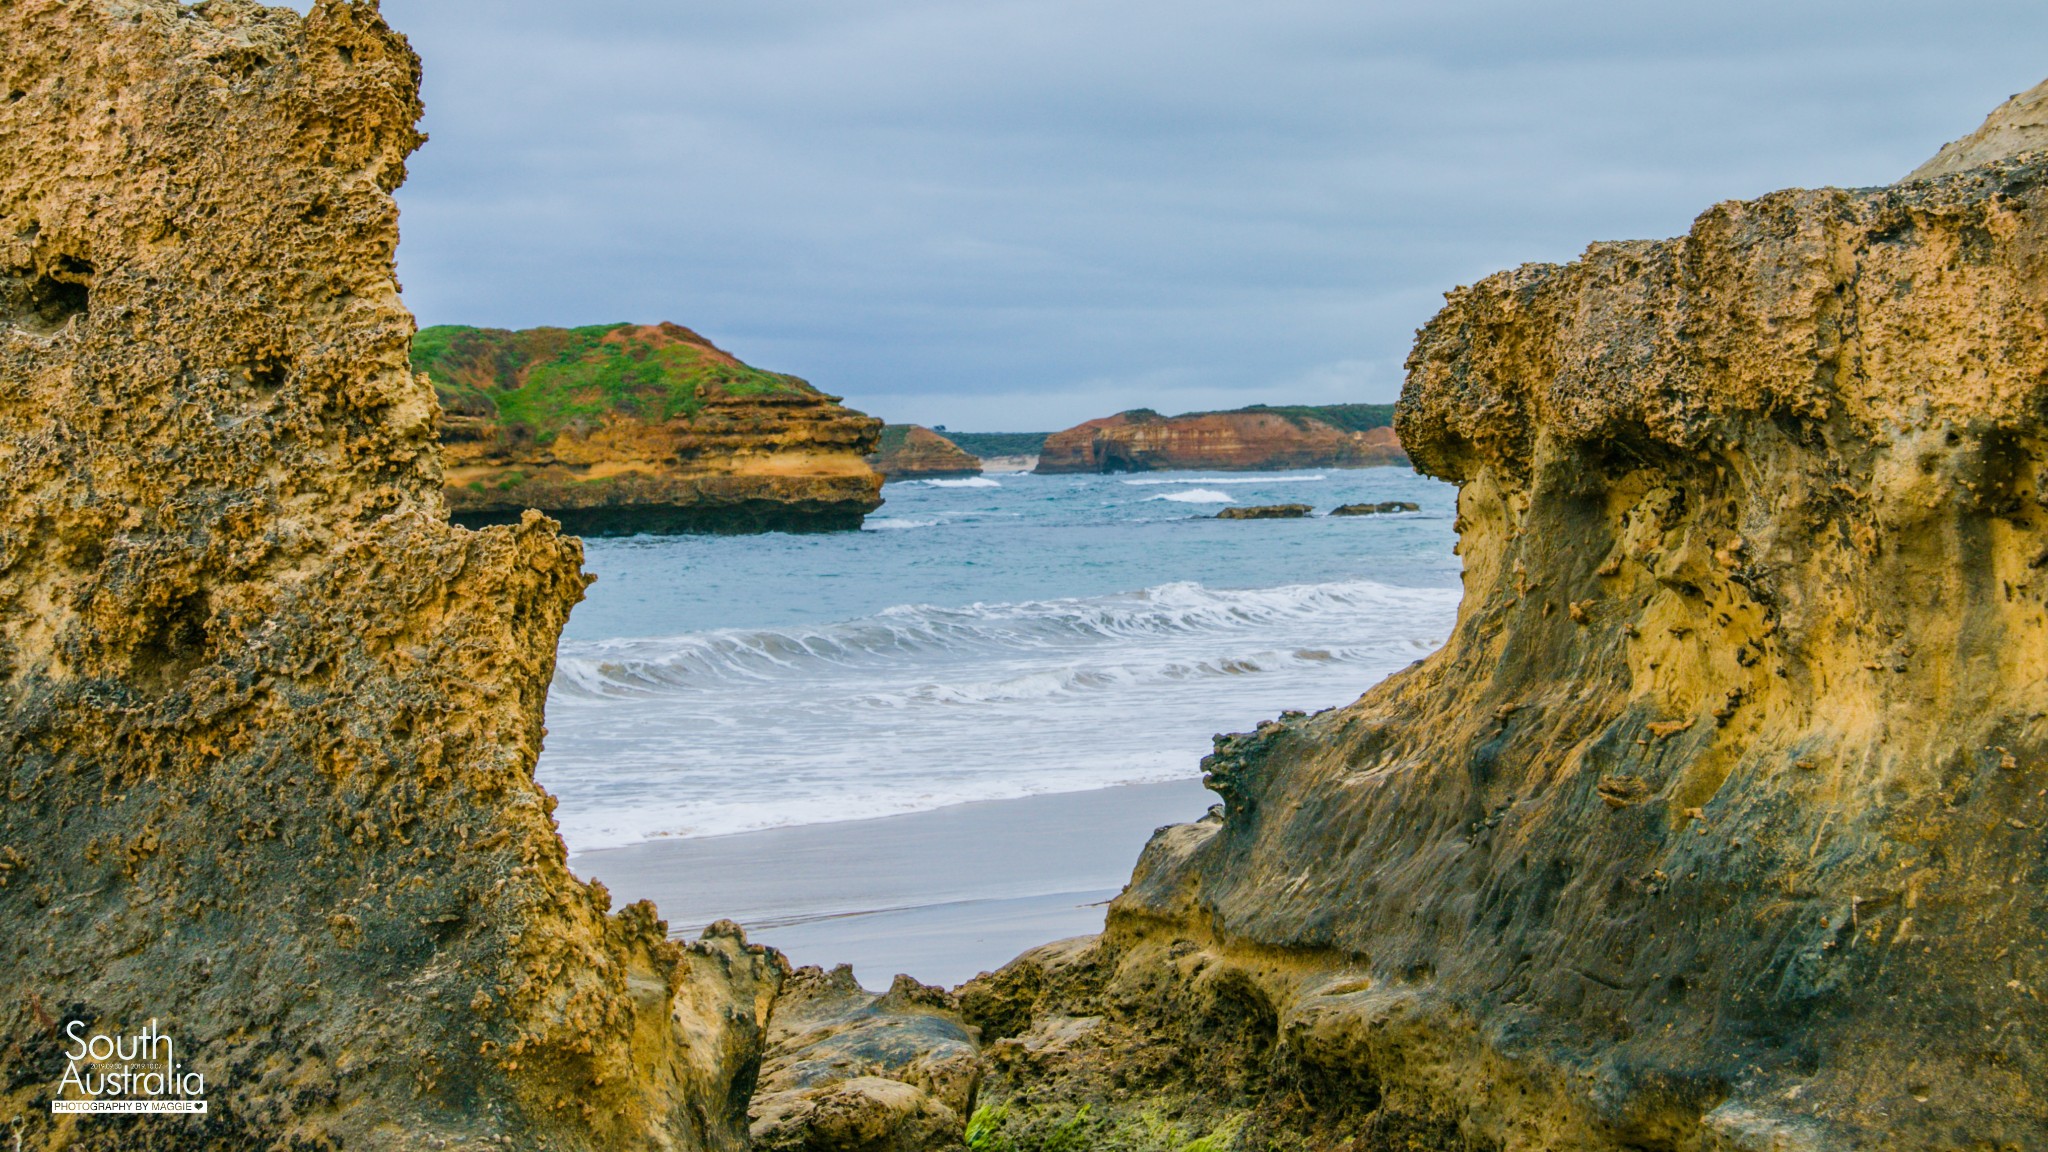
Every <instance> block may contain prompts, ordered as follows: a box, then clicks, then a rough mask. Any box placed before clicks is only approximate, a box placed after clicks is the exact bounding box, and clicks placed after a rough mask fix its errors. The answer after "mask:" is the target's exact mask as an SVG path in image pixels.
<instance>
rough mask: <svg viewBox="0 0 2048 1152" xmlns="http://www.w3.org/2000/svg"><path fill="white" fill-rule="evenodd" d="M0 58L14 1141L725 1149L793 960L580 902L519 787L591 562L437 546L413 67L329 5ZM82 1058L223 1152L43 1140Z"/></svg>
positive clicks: (2, 526) (22, 46)
mask: <svg viewBox="0 0 2048 1152" xmlns="http://www.w3.org/2000/svg"><path fill="white" fill-rule="evenodd" d="M0 43H4V44H5V45H6V49H5V52H4V55H0V784H4V789H5V797H6V799H5V802H4V803H0V1116H4V1117H5V1118H6V1119H7V1120H9V1121H12V1122H15V1123H18V1124H19V1127H16V1128H14V1129H13V1131H12V1133H9V1134H8V1135H11V1136H13V1137H14V1138H15V1139H18V1140H19V1142H20V1143H19V1146H20V1147H22V1148H24V1149H44V1148H57V1147H63V1148H70V1149H114V1148H122V1149H128V1148H144V1147H147V1148H158V1149H170V1148H206V1149H243V1148H272V1147H276V1148H286V1147H290V1148H306V1149H311V1148H340V1147H346V1148H349V1149H373V1148H388V1147H405V1148H421V1147H441V1146H448V1147H463V1148H479V1147H484V1146H486V1145H487V1144H491V1143H494V1142H496V1141H499V1140H501V1139H502V1140H503V1141H505V1142H507V1143H513V1144H516V1145H517V1146H519V1147H539V1146H541V1145H542V1144H543V1143H544V1144H545V1145H546V1146H547V1147H550V1148H556V1149H592V1148H599V1147H602V1148H606V1149H627V1148H633V1149H638V1148H649V1149H651V1148H704V1147H717V1148H732V1147H738V1146H740V1145H741V1144H743V1143H744V1138H745V1133H744V1124H745V1096H746V1091H747V1089H748V1088H749V1087H750V1081H751V1075H752V1072H753V1069H754V1066H755V1063H756V1062H757V1061H758V1058H759V1052H760V1042H761V1029H762V1027H763V1026H764V1023H765V1020H764V1018H765V1016H766V1012H767V1005H768V1001H769V999H770V998H771V997H772V995H773V992H774V989H775V986H776V984H777V983H778V982H779V980H780V977H781V973H782V968H781V966H780V962H779V960H778V959H777V958H775V957H772V956H770V955H768V954H766V953H765V952H764V951H763V950H761V949H757V948H748V947H746V946H745V944H744V942H743V941H742V940H741V939H740V938H739V937H738V936H737V935H736V934H734V933H729V932H719V933H714V934H713V935H711V936H710V937H708V938H707V939H706V940H705V941H703V942H701V943H699V944H696V945H691V946H679V945H676V944H672V943H670V942H669V941H668V940H667V939H666V932H665V930H664V928H663V925H662V924H661V923H660V921H658V920H657V919H656V918H655V914H654V911H653V909H652V908H651V907H650V906H647V905H635V906H633V907H630V908H627V909H625V910H624V911H623V912H622V913H620V914H618V915H612V914H610V913H609V911H608V906H609V904H610V899H609V897H608V896H607V895H606V894H605V892H604V890H603V889H602V888H599V887H595V886H591V885H585V884H582V883H579V882H578V881H577V880H576V879H575V878H574V877H573V876H572V875H571V874H570V873H569V870H568V868H567V867H566V865H565V863H564V851H563V847H562V842H561V840H560V839H559V838H558V837H557V836H556V835H555V830H554V827H553V824H552V822H551V820H550V818H549V812H550V811H551V810H552V808H553V806H554V802H553V800H552V799H550V798H549V797H548V796H547V795H545V794H544V793H543V792H542V791H541V790H540V789H539V788H538V787H537V786H535V784H534V781H533V766H534V760H535V757H536V755H537V753H538V752H539V749H540V742H541V737H542V726H541V706H542V701H543V699H544V697H545V695H546V692H547V686H548V681H549V678H550V675H551V673H552V671H553V666H554V652H555V644H556V640H557V637H558V634H559V632H560V629H561V626H562V623H563V620H564V619H565V618H566V617H567V615H568V612H569V609H570V606H571V605H573V604H574V603H576V601H577V600H578V599H579V598H580V597H581V595H582V592H583V588H584V583H585V577H584V576H583V575H582V573H581V571H580V570H579V561H580V550H579V548H578V545H577V544H576V543H575V542H574V541H572V540H565V539H563V538H562V537H561V536H559V535H558V534H557V533H556V532H555V530H554V528H553V526H552V525H550V524H548V523H547V522H546V521H544V520H542V519H541V518H540V517H538V516H537V515H528V516H526V517H524V518H522V519H521V520H520V522H519V523H517V524H514V525H510V526H506V527H501V528H494V529H491V530H489V531H484V532H470V531H466V530H463V529H460V528H456V527H453V526H451V525H450V524H449V523H448V521H447V514H446V508H445V506H444V504H443V502H442V496H441V467H440V454H439V451H438V445H437V444H436V441H435V435H434V427H435V418H436V408H435V402H434V396H433V393H432V391H431V390H430V389H429V387H428V386H427V384H426V383H425V382H424V381H422V380H420V379H419V378H418V377H416V376H415V375H414V374H413V373H412V371H411V370H410V369H409V366H408V364H407V343H408V340H409V338H410V337H411V335H412V330H413V324H412V318H411V317H410V316H409V315H408V314H407V313H406V312H405V310H404V308H403V307H402V306H401V305H400V303H399V298H398V291H397V284H396V283H395V281H394V280H393V273H392V261H393V256H394V252H395V249H396V246H397V241H398V230H397V210H396V208H395V206H394V204H393V202H392V198H391V192H392V190H393V189H394V188H396V187H397V186H398V184H399V182H400V180H401V179H402V178H403V176H404V172H405V168H404V164H405V160H406V157H407V155H408V154H409V153H410V152H411V151H412V150H413V148H414V147H415V146H416V145H417V144H418V143H419V140H420V137H419V134H418V133H417V132H416V131H415V130H414V122H415V120H416V119H417V118H418V116H419V113H420V106H419V102H418V99H417V95H416V93H417V85H418V79H419V63H418V60H417V59H416V58H415V57H414V55H413V53H412V52H411V50H410V49H409V48H408V47H407V46H406V44H405V42H404V41H403V40H402V39H400V38H399V37H398V36H397V35H395V34H394V33H393V32H392V31H391V30H390V29H389V28H387V27H386V26H385V24H384V23H383V21H382V20H381V19H380V17H379V16H378V13H377V8H376V5H375V4H373V3H353V4H351V3H343V2H339V0H322V2H320V3H318V4H315V5H314V7H313V10H312V12H311V14H310V15H308V16H306V17H304V18H301V17H300V16H298V15H296V14H295V13H293V12H292V11H291V10H289V9H287V8H281V7H260V6H258V5H256V4H254V3H248V2H246V0H213V2H212V3H208V4H205V5H203V6H184V5H180V4H177V3H174V2H172V0H19V2H14V3H9V4H5V5H0ZM74 1021H76V1022H81V1023H83V1024H84V1025H85V1028H86V1030H87V1031H88V1032H89V1033H100V1034H105V1035H108V1036H115V1035H120V1036H133V1035H134V1034H136V1033H137V1032H140V1031H142V1030H143V1029H144V1028H145V1027H146V1026H148V1025H149V1024H150V1022H151V1021H155V1022H156V1025H157V1027H158V1029H159V1030H160V1031H161V1032H162V1033H163V1034H164V1035H166V1036H168V1037H170V1038H171V1039H172V1041H173V1043H174V1044H175V1047H176V1055H177V1059H178V1060H179V1062H180V1063H181V1064H182V1065H183V1066H184V1067H185V1068H187V1069H190V1070H194V1071H197V1072H199V1073H201V1074H203V1075H204V1077H205V1096H206V1099H207V1102H208V1104H209V1110H208V1113H207V1114H206V1115H205V1116H204V1117H162V1116H143V1117H108V1116H90V1117H76V1116H68V1115H66V1116H56V1115H53V1114H52V1112H51V1108H50V1106H49V1102H48V1101H49V1097H50V1096H51V1095H52V1093H53V1091H54V1090H55V1088H56V1087H57V1083H58V1080H59V1077H60V1076H61V1075H62V1073H63V1071H64V1069H65V1063H66V1062H65V1058H64V1053H65V1051H66V1049H67V1048H69V1047H70V1045H69V1043H67V1042H66V1037H65V1029H66V1027H67V1025H69V1024H70V1023H72V1022H74ZM17 1117H18V1118H19V1119H18V1120H16V1118H17ZM0 1138H4V1137H0Z"/></svg>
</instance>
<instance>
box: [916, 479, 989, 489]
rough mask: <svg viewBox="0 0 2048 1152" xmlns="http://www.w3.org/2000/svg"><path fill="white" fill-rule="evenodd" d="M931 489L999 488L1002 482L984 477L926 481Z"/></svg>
mask: <svg viewBox="0 0 2048 1152" xmlns="http://www.w3.org/2000/svg"><path fill="white" fill-rule="evenodd" d="M923 483H925V484H928V485H930V486H931V487H933V488H1001V487H1002V486H1003V482H1002V481H1000V480H991V479H989V478H988V477H986V476H963V477H961V478H960V479H958V480H926V481H923Z"/></svg>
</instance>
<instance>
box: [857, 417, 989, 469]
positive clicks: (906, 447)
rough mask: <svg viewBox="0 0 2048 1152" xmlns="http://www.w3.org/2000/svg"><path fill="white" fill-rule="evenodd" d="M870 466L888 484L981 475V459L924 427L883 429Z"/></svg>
mask: <svg viewBox="0 0 2048 1152" xmlns="http://www.w3.org/2000/svg"><path fill="white" fill-rule="evenodd" d="M868 463H869V464H870V465H873V467H874V469H875V471H877V472H880V473H881V474H882V475H883V477H884V478H886V479H889V480H920V479H937V478H943V477H949V476H979V475H981V459H980V458H979V457H977V456H974V455H972V454H971V453H968V452H965V451H962V450H961V448H960V446H959V445H958V444H955V443H953V442H952V441H951V440H948V439H947V438H945V437H944V436H941V435H939V434H938V433H937V432H934V431H932V430H931V429H929V428H926V427H925V426H924V425H922V424H891V425H889V426H888V427H886V428H883V429H882V439H881V443H880V446H879V447H878V448H877V449H876V450H875V454H874V455H872V456H869V457H868Z"/></svg>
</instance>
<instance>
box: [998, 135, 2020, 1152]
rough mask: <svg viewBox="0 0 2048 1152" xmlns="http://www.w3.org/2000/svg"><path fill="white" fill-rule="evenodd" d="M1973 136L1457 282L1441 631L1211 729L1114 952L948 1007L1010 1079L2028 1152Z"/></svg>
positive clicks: (1073, 1087)
mask: <svg viewBox="0 0 2048 1152" xmlns="http://www.w3.org/2000/svg"><path fill="white" fill-rule="evenodd" d="M2020 139H2021V140H2022V141H2023V142H2025V143H2028V144H2029V145H2031V144H2033V143H2034V142H2035V140H2036V138H2033V137H2027V136H2022V137H2020ZM1951 155H1952V154H1951ZM1968 157H1969V160H1970V161H1971V162H1972V163H1973V164H1974V165H1975V166H1973V167H1969V168H1966V169H1963V170H1961V171H1956V172H1954V173H1953V174H1948V175H1940V176H1937V177H1935V178H1931V179H1922V180H1916V181H1911V182H1907V183H1902V184H1900V185H1897V186H1893V187H1886V188H1874V189H1864V190H1857V191H1845V190H1840V189H1826V190H1820V191H1790V192H1781V193H1777V194H1774V195H1770V196H1766V197H1763V198H1762V199H1759V200H1753V201H1747V202H1738V203H1727V204H1722V205H1719V206H1716V207H1714V208H1712V209H1710V210H1709V211H1707V212H1706V213H1705V214H1704V215H1702V216H1701V217H1700V218H1699V220H1698V222H1697V223H1696V224H1695V225H1694V227H1693V229H1692V231H1691V232H1690V233H1689V234H1688V235H1686V236H1684V237H1681V238H1679V239H1676V240H1670V241H1663V242H1631V243H1617V244H1596V245H1594V246H1593V247H1592V248H1590V249H1589V250H1588V251H1587V252H1586V254H1585V256H1584V257H1583V258H1581V259H1580V260H1578V261H1575V262H1573V263H1571V264H1568V265H1562V266H1559V265H1547V264H1545V265H1528V266H1524V267H1522V268H1519V269H1516V270H1514V271H1511V272H1504V273H1501V274H1498V275H1495V276H1493V277H1490V278H1488V279H1486V280H1484V281H1482V282H1480V283H1478V284H1476V285H1473V286H1471V287H1467V288H1460V289H1458V290H1456V291H1454V292H1452V293H1451V294H1450V295H1449V298H1448V302H1447V304H1446V306H1445V307H1444V309H1443V310H1442V312H1440V313H1439V314H1438V315H1437V316H1436V318H1435V319H1433V320H1432V321H1430V323H1429V324H1428V326H1427V327H1425V328H1424V329H1423V331H1422V332H1421V333H1420V335H1419V337H1418V339H1417V342H1416V345H1415V348H1414V352H1413V355H1412V356H1411V357H1410V359H1409V362H1408V380H1407V385H1406V388H1405V390H1404V391H1403V394H1402V399H1401V404H1400V411H1399V418H1398V427H1399V430H1400V436H1401V442H1402V443H1403V444H1404V445H1405V446H1406V448H1407V450H1408V452H1409V454H1410V455H1411V456H1412V457H1413V459H1414V461H1415V465H1416V467H1417V468H1418V469H1419V470H1420V471H1422V472H1424V473H1427V474H1429V475H1432V476H1437V477H1441V478H1443V479H1445V480H1449V481H1452V482H1454V483H1456V484H1458V485H1459V487H1460V496H1459V504H1458V511H1459V526H1460V535H1461V541H1462V547H1461V552H1462V555H1463V557H1464V564H1465V600H1464V604H1463V607H1462V609H1461V610H1460V612H1459V616H1458V627H1457V629H1456V631H1455V632H1454V634H1453V636H1452V638H1451V640H1450V642H1449V643H1448V644H1447V645H1446V646H1445V647H1444V649H1443V650H1441V651H1439V652H1438V653H1436V654H1435V655H1433V656H1431V657H1429V658H1428V659H1427V660H1425V661H1422V662H1420V663H1419V664H1418V665H1416V666H1414V667H1412V668H1410V669H1408V670H1406V671H1404V672H1402V673H1399V674H1398V675H1396V676H1394V677H1393V678H1392V679H1390V680H1388V681H1386V682H1385V683H1383V684H1381V685H1380V686H1379V687H1377V688H1375V689H1373V690H1372V691H1371V692H1369V693H1368V694H1366V696H1365V697H1364V698H1363V699H1361V700H1360V701H1359V702H1358V703H1356V704H1355V705H1352V706H1350V707H1347V708H1343V709H1339V710H1336V711H1332V712H1329V713H1326V714H1323V715H1319V716H1314V717H1301V716H1295V717H1288V718H1283V719H1282V720H1280V721H1278V722H1271V723H1267V724H1262V725H1260V726H1259V728H1258V729H1257V730H1256V731H1254V732H1250V733H1244V734H1240V735H1235V736H1228V737H1221V738H1219V739H1218V741H1217V744H1216V751H1215V754H1214V755H1213V756H1212V757H1210V758H1209V760H1208V761H1206V763H1205V767H1206V768H1207V770H1208V780H1209V782H1210V785H1211V787H1212V788H1213V789H1214V790H1215V791H1216V792H1217V793H1218V794H1219V795H1220V796H1221V797H1222V800H1223V804H1222V805H1221V806H1220V807H1219V808H1218V809H1217V810H1216V812H1215V814H1214V815H1212V816H1211V817H1210V818H1209V819H1207V820H1204V821H1203V822H1201V823H1199V824H1194V825H1186V826H1182V827H1176V828H1170V829H1166V830H1163V831H1161V832H1160V833H1158V834H1157V835H1156V836H1155V837H1154V839H1153V841H1152V843H1151V845H1150V847H1149V848H1148V849H1147V850H1146V852H1145V855H1144V858H1143V859H1142V860H1141V862H1140V863H1139V865H1138V869H1137V873H1136V875H1135V876H1134V877H1133V879H1132V882H1131V885H1130V887H1129V888H1128V889H1127V890H1126V891H1125V892H1124V894H1123V895H1122V896H1121V897H1120V898H1119V899H1118V900H1117V901H1116V902H1115V904H1114V905H1112V910H1111V914H1110V923H1109V929H1108V931H1107V933H1106V934H1105V935H1104V936H1102V937H1101V938H1100V939H1099V940H1094V941H1092V942H1090V941H1084V942H1081V943H1069V944H1064V945H1058V946H1051V947H1048V948H1047V949H1044V950H1041V951H1040V952H1038V953H1034V954H1031V955H1028V956H1026V957H1024V958H1022V959H1020V960H1019V961H1018V962H1016V963H1015V964H1013V965H1012V966H1010V967H1009V968H1007V969H1005V970H1004V971H1002V972H999V973H997V974H995V975H993V976H990V977H985V978H983V979H982V980H980V981H977V982H976V983H974V984H972V985H970V986H969V987H968V988H967V989H965V990H964V991H963V993H962V1001H963V1004H964V1005H965V1007H966V1009H967V1016H968V1018H969V1020H970V1021H971V1022H973V1023H976V1024H979V1025H980V1026H981V1027H982V1029H983V1035H984V1037H985V1038H986V1039H988V1040H989V1041H992V1042H993V1043H992V1045H991V1047H990V1049H989V1051H990V1059H991V1062H992V1064H993V1065H995V1067H996V1071H995V1072H994V1074H993V1076H992V1078H991V1081H990V1083H989V1084H988V1085H987V1086H985V1087H984V1089H983V1096H984V1098H985V1099H987V1100H990V1101H1000V1100H1003V1099H1012V1100H1016V1101H1018V1102H1019V1104H1018V1107H1019V1108H1027V1107H1028V1108H1029V1109H1031V1110H1033V1111H1034V1114H1037V1115H1047V1116H1050V1115H1058V1114H1060V1113H1059V1111H1058V1110H1059V1109H1061V1108H1065V1109H1067V1112H1066V1113H1065V1114H1066V1115H1073V1114H1074V1111H1073V1110H1074V1109H1077V1108H1078V1107H1080V1106H1081V1105H1082V1104H1084V1103H1085V1104H1087V1105H1089V1106H1090V1107H1091V1108H1092V1111H1091V1112H1090V1114H1089V1115H1090V1117H1091V1118H1105V1117H1108V1116H1112V1115H1134V1114H1136V1113H1138V1112H1140V1111H1141V1110H1147V1109H1149V1110H1152V1113H1151V1114H1160V1113H1162V1112H1163V1113H1164V1114H1182V1115H1187V1114H1207V1115H1209V1116H1211V1117H1213V1118H1215V1119H1216V1120H1219V1121H1220V1120H1224V1119H1227V1118H1229V1117H1233V1116H1235V1117H1240V1118H1244V1117H1249V1119H1246V1120H1245V1121H1244V1122H1245V1123H1246V1124H1248V1125H1250V1126H1252V1127H1251V1128H1250V1129H1247V1130H1248V1131H1253V1132H1254V1135H1255V1137H1256V1139H1258V1140H1260V1141H1262V1142H1261V1143H1258V1144H1257V1145H1256V1146H1259V1147H1266V1146H1274V1147H1313V1148H1333V1147H1365V1148H1394V1147H1399V1148H1432V1149H1436V1148H1442V1149H1453V1148H1457V1149H1465V1148H1490V1149H1503V1150H1530V1152H1534V1150H1538V1149H1543V1150H1555V1149H1577V1150H1594V1149H1607V1150H1614V1152H1620V1150H1622V1149H1646V1148H1661V1149H1741V1150H1744V1152H1782V1150H1794V1149H1797V1150H1825V1149H1844V1150H1846V1149H1858V1148H1900V1149H1908V1148H1910V1149H1935V1148H2039V1147H2043V1146H2048V1092H2044V1085H2048V855H2044V852H2043V845H2044V839H2043V837H2044V834H2048V833H2044V829H2048V721H2044V719H2043V718H2044V717H2048V576H2044V574H2043V567H2042V564H2043V560H2042V558H2043V556H2048V511H2044V509H2048V415H2044V414H2048V278H2044V277H2043V276H2042V275H2041V271H2040V269H2041V267H2042V265H2043V262H2044V260H2048V155H2044V154H2043V153H2040V152H2028V153H2026V154H2023V155H2019V156H2010V157H2008V156H2001V155H1999V154H1998V153H1997V151H1996V150H1995V149H1994V151H1993V152H1992V154H1982V153H1978V152H1974V151H1973V152H1970V153H1969V154H1968ZM1091 1122H1092V1121H1091ZM1347 1141H1356V1143H1346V1142H1347Z"/></svg>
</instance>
